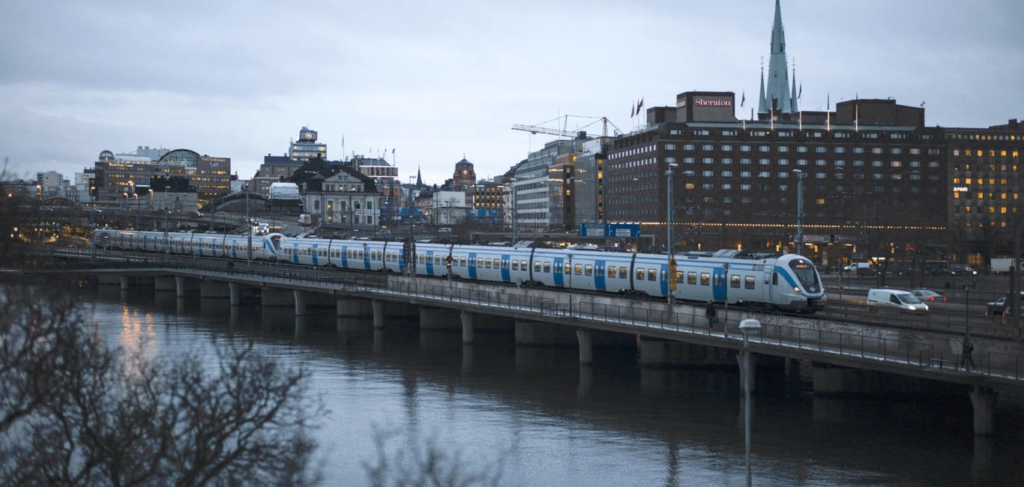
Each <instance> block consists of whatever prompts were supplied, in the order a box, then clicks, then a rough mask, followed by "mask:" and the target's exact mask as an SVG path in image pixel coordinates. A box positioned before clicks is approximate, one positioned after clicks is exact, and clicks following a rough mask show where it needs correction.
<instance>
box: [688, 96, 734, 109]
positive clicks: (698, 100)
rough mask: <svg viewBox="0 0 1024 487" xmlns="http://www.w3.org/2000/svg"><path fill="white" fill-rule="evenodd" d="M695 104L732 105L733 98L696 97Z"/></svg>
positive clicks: (703, 105)
mask: <svg viewBox="0 0 1024 487" xmlns="http://www.w3.org/2000/svg"><path fill="white" fill-rule="evenodd" d="M693 104H694V105H695V106H699V107H731V106H732V100H722V99H717V100H716V99H709V98H694V99H693Z"/></svg>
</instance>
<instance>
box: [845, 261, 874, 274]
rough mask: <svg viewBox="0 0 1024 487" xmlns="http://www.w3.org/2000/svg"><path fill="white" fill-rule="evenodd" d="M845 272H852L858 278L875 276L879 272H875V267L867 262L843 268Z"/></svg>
mask: <svg viewBox="0 0 1024 487" xmlns="http://www.w3.org/2000/svg"><path fill="white" fill-rule="evenodd" d="M843 272H850V273H853V274H855V275H858V276H873V275H875V274H877V273H878V272H877V271H875V268H874V267H871V264H869V263H867V262H854V263H853V264H850V265H848V266H846V267H843Z"/></svg>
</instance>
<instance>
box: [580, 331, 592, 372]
mask: <svg viewBox="0 0 1024 487" xmlns="http://www.w3.org/2000/svg"><path fill="white" fill-rule="evenodd" d="M576 340H577V341H578V342H579V344H580V365H591V364H593V363H594V332H593V331H591V330H588V329H586V328H577V329H576Z"/></svg>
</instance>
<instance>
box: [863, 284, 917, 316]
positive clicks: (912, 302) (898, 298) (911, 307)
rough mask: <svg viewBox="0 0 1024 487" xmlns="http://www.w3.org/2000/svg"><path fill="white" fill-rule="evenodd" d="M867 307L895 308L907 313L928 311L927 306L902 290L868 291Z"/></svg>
mask: <svg viewBox="0 0 1024 487" xmlns="http://www.w3.org/2000/svg"><path fill="white" fill-rule="evenodd" d="M868 306H877V307H880V308H896V309H902V310H907V311H928V305H927V304H924V303H922V302H921V300H920V299H917V297H916V296H914V295H913V294H910V292H909V291H904V290H902V289H870V290H868Z"/></svg>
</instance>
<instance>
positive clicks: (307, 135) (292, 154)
mask: <svg viewBox="0 0 1024 487" xmlns="http://www.w3.org/2000/svg"><path fill="white" fill-rule="evenodd" d="M316 137H317V134H316V131H315V130H310V129H309V127H302V129H301V130H299V140H296V141H293V142H292V143H291V146H289V147H288V158H289V159H291V160H293V161H299V162H309V160H310V159H313V158H316V157H317V156H319V157H322V158H324V159H327V144H321V143H317V141H316Z"/></svg>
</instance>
